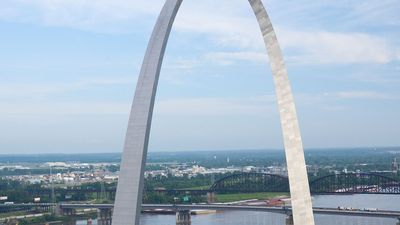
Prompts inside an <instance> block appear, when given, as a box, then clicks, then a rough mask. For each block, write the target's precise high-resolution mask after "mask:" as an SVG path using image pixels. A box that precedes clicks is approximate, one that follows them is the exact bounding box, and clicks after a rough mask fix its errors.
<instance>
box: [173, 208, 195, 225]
mask: <svg viewBox="0 0 400 225" xmlns="http://www.w3.org/2000/svg"><path fill="white" fill-rule="evenodd" d="M191 224H192V216H191V215H190V210H184V211H178V212H176V225H191Z"/></svg>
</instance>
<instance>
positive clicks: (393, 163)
mask: <svg viewBox="0 0 400 225" xmlns="http://www.w3.org/2000/svg"><path fill="white" fill-rule="evenodd" d="M398 171H399V164H398V163H397V159H396V158H394V160H393V162H392V172H393V173H394V174H397V173H398Z"/></svg>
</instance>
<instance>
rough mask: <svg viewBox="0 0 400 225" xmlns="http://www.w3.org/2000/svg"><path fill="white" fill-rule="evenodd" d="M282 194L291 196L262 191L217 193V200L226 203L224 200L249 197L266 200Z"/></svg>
mask: <svg viewBox="0 0 400 225" xmlns="http://www.w3.org/2000/svg"><path fill="white" fill-rule="evenodd" d="M280 196H289V193H281V192H277V193H275V192H261V193H242V194H217V195H216V200H217V202H222V203H224V202H235V201H242V200H248V199H258V200H266V199H272V198H276V197H280Z"/></svg>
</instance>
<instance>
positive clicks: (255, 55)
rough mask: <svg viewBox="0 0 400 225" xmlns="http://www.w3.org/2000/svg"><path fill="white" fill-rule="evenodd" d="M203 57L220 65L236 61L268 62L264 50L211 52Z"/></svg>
mask: <svg viewBox="0 0 400 225" xmlns="http://www.w3.org/2000/svg"><path fill="white" fill-rule="evenodd" d="M205 58H206V59H207V60H208V61H210V62H214V63H218V64H221V65H230V64H233V63H234V62H236V61H251V62H256V63H266V62H268V56H267V53H266V52H265V53H263V52H212V53H208V54H206V56H205Z"/></svg>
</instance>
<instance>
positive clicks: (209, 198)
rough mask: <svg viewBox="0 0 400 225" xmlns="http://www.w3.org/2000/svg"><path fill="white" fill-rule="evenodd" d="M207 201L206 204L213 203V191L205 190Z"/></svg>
mask: <svg viewBox="0 0 400 225" xmlns="http://www.w3.org/2000/svg"><path fill="white" fill-rule="evenodd" d="M207 203H208V204H213V203H215V192H207Z"/></svg>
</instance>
